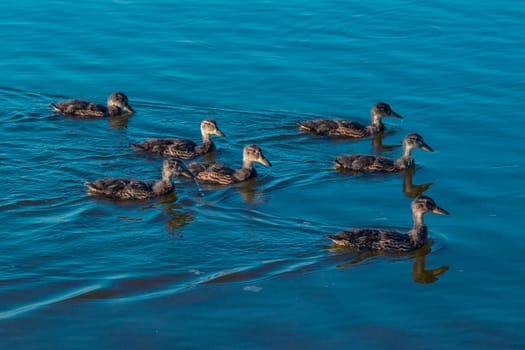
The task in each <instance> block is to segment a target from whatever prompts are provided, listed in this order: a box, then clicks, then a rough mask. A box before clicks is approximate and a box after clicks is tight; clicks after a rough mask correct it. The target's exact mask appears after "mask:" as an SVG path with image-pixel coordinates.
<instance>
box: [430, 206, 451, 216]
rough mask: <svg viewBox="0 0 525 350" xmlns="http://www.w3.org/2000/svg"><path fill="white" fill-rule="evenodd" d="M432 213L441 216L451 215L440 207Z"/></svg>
mask: <svg viewBox="0 0 525 350" xmlns="http://www.w3.org/2000/svg"><path fill="white" fill-rule="evenodd" d="M432 212H433V213H434V214H439V215H450V213H449V212H448V211H446V210H445V209H443V208H440V207H435V208H434V210H432Z"/></svg>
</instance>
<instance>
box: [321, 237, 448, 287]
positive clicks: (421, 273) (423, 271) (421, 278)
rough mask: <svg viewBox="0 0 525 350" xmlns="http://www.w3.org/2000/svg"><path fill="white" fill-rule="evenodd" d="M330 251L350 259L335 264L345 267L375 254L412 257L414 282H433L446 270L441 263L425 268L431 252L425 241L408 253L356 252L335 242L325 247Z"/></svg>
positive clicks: (395, 257) (390, 256)
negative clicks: (418, 247)
mask: <svg viewBox="0 0 525 350" xmlns="http://www.w3.org/2000/svg"><path fill="white" fill-rule="evenodd" d="M325 248H326V249H327V250H328V251H330V252H332V253H339V254H338V256H337V259H345V260H346V259H350V260H349V261H346V262H343V263H339V264H337V265H336V267H337V268H347V267H350V266H353V265H356V264H359V263H362V262H363V261H365V260H366V259H370V258H372V257H376V256H384V257H387V258H391V259H396V260H397V259H413V260H414V262H413V264H412V271H411V277H412V279H413V280H414V282H416V283H422V284H428V283H434V282H436V281H437V280H438V276H439V275H441V274H443V273H445V272H446V271H447V270H448V266H446V265H443V266H440V267H438V268H433V269H427V268H426V260H425V258H426V256H427V255H428V254H430V253H431V252H432V248H431V244H430V243H427V244H425V245H424V246H423V247H421V248H420V249H418V250H415V251H413V252H409V253H382V252H371V251H367V252H358V251H355V250H352V249H349V248H347V247H341V246H339V245H337V244H332V245H330V246H327V247H325Z"/></svg>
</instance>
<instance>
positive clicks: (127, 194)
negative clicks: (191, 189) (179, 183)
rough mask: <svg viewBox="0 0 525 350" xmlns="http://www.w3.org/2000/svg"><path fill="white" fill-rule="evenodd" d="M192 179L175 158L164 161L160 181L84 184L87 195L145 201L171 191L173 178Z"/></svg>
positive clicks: (107, 181)
mask: <svg viewBox="0 0 525 350" xmlns="http://www.w3.org/2000/svg"><path fill="white" fill-rule="evenodd" d="M180 175H184V176H188V177H194V175H193V174H192V173H191V171H189V170H188V168H186V166H185V165H184V163H182V161H181V160H179V159H177V158H169V159H166V160H164V162H163V164H162V179H161V180H159V181H148V182H146V181H140V180H134V179H126V178H122V179H115V178H108V179H98V180H95V181H93V182H85V183H84V185H85V186H86V187H87V188H88V193H89V194H95V195H101V196H104V197H107V198H110V199H128V200H131V199H147V198H153V197H160V196H163V195H166V194H168V193H170V192H171V191H173V188H174V185H173V182H172V178H173V177H174V176H180Z"/></svg>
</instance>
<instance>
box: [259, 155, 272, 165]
mask: <svg viewBox="0 0 525 350" xmlns="http://www.w3.org/2000/svg"><path fill="white" fill-rule="evenodd" d="M258 162H259V163H261V164H262V165H264V166H272V163H270V162H269V161H268V159H266V158H264V157H261V158H259V159H258Z"/></svg>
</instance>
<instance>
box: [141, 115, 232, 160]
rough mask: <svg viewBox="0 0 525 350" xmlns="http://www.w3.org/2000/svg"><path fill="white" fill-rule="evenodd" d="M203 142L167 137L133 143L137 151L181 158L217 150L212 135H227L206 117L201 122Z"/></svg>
mask: <svg viewBox="0 0 525 350" xmlns="http://www.w3.org/2000/svg"><path fill="white" fill-rule="evenodd" d="M201 135H202V144H200V145H198V144H196V143H195V142H193V141H192V140H187V139H177V138H174V139H173V138H165V139H149V140H146V141H143V142H141V143H135V144H132V147H133V149H134V150H135V151H145V152H149V153H154V154H159V155H161V156H163V157H177V158H180V159H193V158H196V157H199V156H202V155H205V154H206V153H209V152H211V151H213V150H215V144H214V143H213V140H212V139H211V137H210V135H216V136H220V137H226V135H225V134H224V133H223V132H222V131H221V130H220V129H219V127H218V126H217V122H216V121H215V120H213V119H204V120H203V121H202V122H201Z"/></svg>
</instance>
